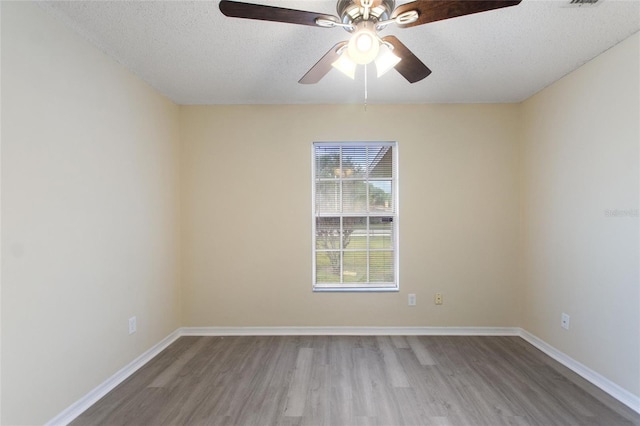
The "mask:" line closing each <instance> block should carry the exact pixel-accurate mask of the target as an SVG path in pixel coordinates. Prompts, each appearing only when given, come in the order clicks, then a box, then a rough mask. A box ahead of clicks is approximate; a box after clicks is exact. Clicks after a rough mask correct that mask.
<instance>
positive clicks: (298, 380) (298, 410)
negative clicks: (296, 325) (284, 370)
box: [285, 348, 313, 417]
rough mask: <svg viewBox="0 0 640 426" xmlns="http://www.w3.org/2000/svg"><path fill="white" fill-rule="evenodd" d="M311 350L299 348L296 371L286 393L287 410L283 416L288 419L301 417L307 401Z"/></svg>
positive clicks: (311, 357)
mask: <svg viewBox="0 0 640 426" xmlns="http://www.w3.org/2000/svg"><path fill="white" fill-rule="evenodd" d="M312 359H313V349H311V348H300V350H299V351H298V357H297V359H296V369H295V371H294V373H293V379H292V381H291V385H290V387H289V392H288V393H287V408H286V410H285V415H287V416H289V417H301V416H302V414H303V411H304V406H305V402H306V399H307V390H308V389H309V381H310V380H311V377H310V376H311V367H312V363H311V361H312Z"/></svg>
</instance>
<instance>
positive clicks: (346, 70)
mask: <svg viewBox="0 0 640 426" xmlns="http://www.w3.org/2000/svg"><path fill="white" fill-rule="evenodd" d="M331 66H332V67H334V68H335V69H337V70H340V72H342V73H343V74H344V75H346V76H347V77H350V78H351V79H352V80H354V79H355V78H356V63H355V62H353V61H352V60H351V58H349V54H348V52H347V50H344V51H343V52H342V54H341V55H340V57H339V58H338V60H336V61H335V62H334V63H332V64H331Z"/></svg>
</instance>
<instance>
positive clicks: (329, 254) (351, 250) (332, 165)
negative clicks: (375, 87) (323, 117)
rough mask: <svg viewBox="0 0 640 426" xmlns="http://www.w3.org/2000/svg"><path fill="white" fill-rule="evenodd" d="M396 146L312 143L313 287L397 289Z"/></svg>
mask: <svg viewBox="0 0 640 426" xmlns="http://www.w3.org/2000/svg"><path fill="white" fill-rule="evenodd" d="M397 157H398V155H397V147H396V144H395V143H394V142H316V143H314V144H313V266H314V268H313V289H314V290H316V291H393V290H398V269H397V264H398V207H397V206H398V196H397V193H398V192H397V164H398V160H397Z"/></svg>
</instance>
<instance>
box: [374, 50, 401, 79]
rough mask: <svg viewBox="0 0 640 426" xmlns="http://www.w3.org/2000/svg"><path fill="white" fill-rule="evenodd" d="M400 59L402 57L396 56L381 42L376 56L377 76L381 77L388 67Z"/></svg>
mask: <svg viewBox="0 0 640 426" xmlns="http://www.w3.org/2000/svg"><path fill="white" fill-rule="evenodd" d="M401 60H402V59H401V58H399V57H398V56H396V55H395V54H394V53H393V51H392V50H391V49H389V47H388V46H387V45H386V44H381V45H380V53H379V54H378V57H377V58H376V71H377V73H378V77H382V76H383V75H384V74H386V73H387V72H388V71H389V70H390V69H392V68H394V67H395V66H396V65H398V62H400V61H401Z"/></svg>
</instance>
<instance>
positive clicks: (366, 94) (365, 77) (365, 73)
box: [364, 64, 369, 111]
mask: <svg viewBox="0 0 640 426" xmlns="http://www.w3.org/2000/svg"><path fill="white" fill-rule="evenodd" d="M368 95H369V94H368V93H367V64H365V65H364V110H365V111H366V110H367V98H368V97H369V96H368Z"/></svg>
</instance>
